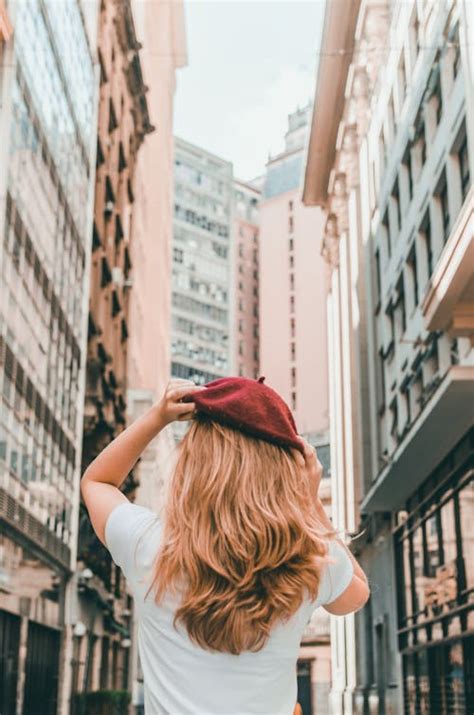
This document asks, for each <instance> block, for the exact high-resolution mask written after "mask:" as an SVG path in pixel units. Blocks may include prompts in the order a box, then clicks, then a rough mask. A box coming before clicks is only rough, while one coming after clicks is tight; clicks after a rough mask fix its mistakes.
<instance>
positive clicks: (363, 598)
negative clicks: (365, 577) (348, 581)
mask: <svg viewBox="0 0 474 715" xmlns="http://www.w3.org/2000/svg"><path fill="white" fill-rule="evenodd" d="M369 598H370V586H369V584H368V583H365V584H364V588H363V589H361V593H360V597H359V599H358V603H356V604H355V608H354V613H357V611H361V610H362V609H363V608H364V606H365V605H367V603H368V601H369Z"/></svg>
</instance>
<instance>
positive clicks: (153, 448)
mask: <svg viewBox="0 0 474 715" xmlns="http://www.w3.org/2000/svg"><path fill="white" fill-rule="evenodd" d="M133 13H134V17H135V24H136V28H137V34H138V36H139V37H140V39H141V41H142V42H143V45H144V48H143V50H142V52H141V53H140V55H141V65H142V71H143V78H144V81H145V83H146V84H147V85H148V88H149V89H148V92H147V95H146V99H147V103H148V107H149V111H150V116H151V117H152V120H153V123H154V124H156V131H154V132H153V134H150V135H149V136H148V137H147V139H146V142H145V146H144V147H143V149H142V150H141V151H140V153H139V155H138V160H137V164H136V170H135V189H136V194H137V196H140V197H141V199H140V201H137V202H136V204H135V207H134V222H133V241H132V245H131V262H132V266H133V273H132V277H133V288H132V291H131V293H130V305H129V315H130V320H129V326H130V328H129V333H130V336H129V340H128V391H127V412H128V418H129V419H130V420H133V419H135V418H136V417H138V416H139V415H140V414H142V413H143V412H144V411H145V410H147V409H148V408H149V407H151V405H152V404H154V403H155V402H156V401H157V400H158V399H160V397H161V396H162V394H163V392H164V390H165V388H166V385H167V382H168V380H169V378H170V368H171V361H170V348H171V337H170V334H171V251H172V234H173V176H174V159H173V153H174V151H173V101H174V93H175V88H176V77H177V70H178V69H179V68H180V67H183V66H184V65H185V64H186V36H185V26H184V9H183V2H181V1H180V2H178V1H177V0H175V2H172V3H170V2H168V0H159V1H158V2H153V3H150V2H146V3H144V2H141V1H140V0H136V1H135V0H134V1H133ZM174 445H175V443H174V439H173V434H172V430H171V429H170V428H168V429H165V430H163V432H161V433H160V434H159V435H158V437H157V438H156V439H154V440H153V442H152V443H151V444H150V445H149V446H148V447H147V449H146V450H145V453H144V454H143V455H142V457H141V459H140V461H139V463H138V464H137V465H136V467H135V469H134V474H135V476H136V478H137V481H138V487H137V489H136V493H135V501H136V503H138V504H143V505H145V506H147V507H149V508H151V509H153V510H155V511H156V512H158V513H159V512H160V510H161V507H162V505H163V500H164V495H165V482H166V478H167V475H168V473H169V471H170V467H171V465H172V456H173V450H174ZM132 704H133V705H134V706H135V708H136V712H137V713H141V712H143V704H144V698H143V675H142V672H141V668H140V667H139V663H138V653H137V634H136V624H135V623H134V637H133V638H132Z"/></svg>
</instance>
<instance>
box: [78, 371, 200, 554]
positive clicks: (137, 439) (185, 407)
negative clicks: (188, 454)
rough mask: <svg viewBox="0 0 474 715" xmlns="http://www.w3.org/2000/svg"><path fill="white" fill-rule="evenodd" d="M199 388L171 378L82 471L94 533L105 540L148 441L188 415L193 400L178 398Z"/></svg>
mask: <svg viewBox="0 0 474 715" xmlns="http://www.w3.org/2000/svg"><path fill="white" fill-rule="evenodd" d="M199 389H202V388H199V387H196V386H195V385H194V383H192V382H190V381H188V380H179V381H173V382H171V383H170V384H169V385H168V389H167V391H166V393H165V395H164V396H163V398H162V400H161V401H160V402H158V403H157V404H156V405H153V407H152V408H151V409H150V410H148V412H146V413H145V414H144V415H143V416H142V417H140V418H139V419H138V420H136V421H135V422H134V423H133V424H132V425H130V427H128V428H127V429H126V430H124V431H123V432H122V433H121V434H120V435H119V436H118V437H117V438H116V439H114V440H113V442H111V443H110V444H109V445H108V446H107V447H106V448H105V449H104V450H103V451H102V452H101V453H100V454H99V455H98V457H96V459H94V461H93V462H91V464H90V465H89V466H88V468H87V469H86V471H85V472H84V476H83V477H82V481H81V493H82V497H83V499H84V502H85V505H86V507H87V511H88V512H89V517H90V520H91V522H92V526H93V527H94V531H95V533H96V534H97V537H98V538H99V539H100V541H102V543H105V536H104V534H105V524H106V522H107V519H108V517H109V514H110V512H111V511H113V509H115V507H117V506H118V505H119V504H121V503H123V502H126V501H127V497H126V496H125V495H124V494H123V493H122V492H121V491H120V486H121V485H122V484H123V482H124V481H125V479H126V477H127V475H128V474H129V472H130V471H131V470H132V469H133V466H134V465H135V463H136V462H137V460H138V458H139V457H140V455H141V454H142V452H143V451H144V449H145V448H146V446H147V445H148V443H149V442H151V440H152V439H153V438H154V437H156V435H157V434H158V433H159V432H160V431H161V430H162V429H163V428H164V427H166V425H167V424H169V423H170V422H173V421H174V420H183V419H190V418H191V417H192V415H193V412H194V403H190V402H188V403H182V402H180V400H181V398H182V397H184V395H188V394H189V393H190V392H193V391H196V390H199Z"/></svg>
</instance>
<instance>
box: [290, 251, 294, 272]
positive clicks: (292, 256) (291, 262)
mask: <svg viewBox="0 0 474 715" xmlns="http://www.w3.org/2000/svg"><path fill="white" fill-rule="evenodd" d="M294 267H295V257H294V255H293V254H292V253H291V254H290V268H291V269H293V268H294Z"/></svg>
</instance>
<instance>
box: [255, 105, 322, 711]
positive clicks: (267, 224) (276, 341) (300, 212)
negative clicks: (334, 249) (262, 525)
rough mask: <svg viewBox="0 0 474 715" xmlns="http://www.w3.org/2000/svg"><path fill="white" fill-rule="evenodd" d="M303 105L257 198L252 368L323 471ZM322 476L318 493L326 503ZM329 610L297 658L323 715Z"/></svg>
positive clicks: (315, 268)
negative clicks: (256, 324) (256, 320)
mask: <svg viewBox="0 0 474 715" xmlns="http://www.w3.org/2000/svg"><path fill="white" fill-rule="evenodd" d="M309 116H310V110H309V108H305V109H301V110H297V111H296V112H294V113H293V114H290V116H289V128H288V132H287V134H286V137H285V149H284V151H283V152H282V153H281V154H279V155H278V156H275V157H272V158H271V159H270V160H269V162H268V164H267V170H266V176H265V181H264V183H263V192H262V197H261V203H260V286H259V289H260V372H261V374H262V375H265V377H266V378H267V382H268V384H270V385H271V386H272V387H274V388H275V389H276V390H278V392H280V393H281V394H282V395H283V397H284V398H285V399H286V401H287V402H288V404H289V405H290V406H291V408H292V410H293V413H294V416H295V419H296V424H297V426H298V429H299V431H300V433H301V434H304V435H305V436H306V437H307V438H308V439H309V441H310V442H311V443H312V444H313V445H314V446H316V447H317V448H318V455H319V458H320V459H321V462H322V463H323V465H324V468H325V474H326V475H329V469H330V464H329V414H328V413H329V408H328V364H327V339H326V280H327V274H326V271H327V266H326V263H325V262H324V259H323V258H322V256H321V254H320V245H321V238H322V229H323V218H322V213H321V211H320V209H318V208H316V209H315V208H307V207H305V206H303V204H302V201H301V193H302V188H301V187H302V177H303V165H304V160H305V153H306V152H305V145H306V137H307V131H308V122H309ZM330 491H331V489H330V480H329V479H328V478H326V479H323V482H322V484H321V489H320V496H321V499H322V500H323V503H324V504H325V506H326V507H329V505H330ZM330 651H331V649H330V627H329V615H328V614H327V613H326V612H325V611H324V610H323V609H318V610H317V611H316V612H315V613H314V616H313V618H312V619H311V622H310V623H309V624H308V627H307V629H306V631H305V634H304V637H303V641H302V643H301V649H300V657H299V661H298V700H299V702H300V703H301V704H302V705H303V706H304V709H305V712H313V713H324V714H327V713H329V690H330V682H331V652H330Z"/></svg>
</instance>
